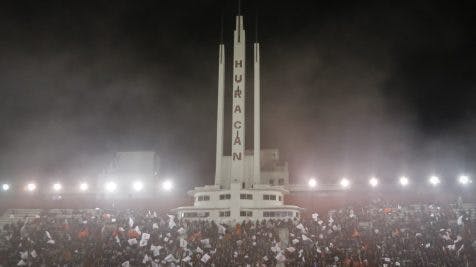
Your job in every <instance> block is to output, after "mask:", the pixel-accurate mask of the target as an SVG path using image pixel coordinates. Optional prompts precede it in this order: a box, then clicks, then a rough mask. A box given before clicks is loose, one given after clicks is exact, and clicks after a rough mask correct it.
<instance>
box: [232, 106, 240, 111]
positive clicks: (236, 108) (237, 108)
mask: <svg viewBox="0 0 476 267" xmlns="http://www.w3.org/2000/svg"><path fill="white" fill-rule="evenodd" d="M233 113H241V108H240V106H239V105H236V106H235V110H233Z"/></svg>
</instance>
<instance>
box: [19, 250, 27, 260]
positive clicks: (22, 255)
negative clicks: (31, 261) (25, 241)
mask: <svg viewBox="0 0 476 267" xmlns="http://www.w3.org/2000/svg"><path fill="white" fill-rule="evenodd" d="M20 259H22V260H26V259H28V251H24V252H21V251H20Z"/></svg>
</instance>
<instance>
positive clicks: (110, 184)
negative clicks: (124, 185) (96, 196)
mask: <svg viewBox="0 0 476 267" xmlns="http://www.w3.org/2000/svg"><path fill="white" fill-rule="evenodd" d="M105 188H106V191H107V192H109V193H112V192H114V191H116V190H117V184H116V183H115V182H107V183H106V185H105Z"/></svg>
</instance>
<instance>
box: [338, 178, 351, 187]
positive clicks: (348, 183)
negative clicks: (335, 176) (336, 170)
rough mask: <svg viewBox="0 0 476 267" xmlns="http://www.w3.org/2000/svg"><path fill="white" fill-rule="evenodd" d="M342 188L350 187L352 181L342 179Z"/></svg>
mask: <svg viewBox="0 0 476 267" xmlns="http://www.w3.org/2000/svg"><path fill="white" fill-rule="evenodd" d="M340 186H342V187H343V188H347V187H349V186H350V181H349V180H348V179H347V178H342V180H340Z"/></svg>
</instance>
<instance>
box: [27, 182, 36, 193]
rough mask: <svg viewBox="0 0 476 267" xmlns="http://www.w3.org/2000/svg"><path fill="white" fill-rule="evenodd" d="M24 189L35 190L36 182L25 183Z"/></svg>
mask: <svg viewBox="0 0 476 267" xmlns="http://www.w3.org/2000/svg"><path fill="white" fill-rule="evenodd" d="M26 190H28V191H30V192H33V191H35V190H36V184H34V183H29V184H27V185H26Z"/></svg>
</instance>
